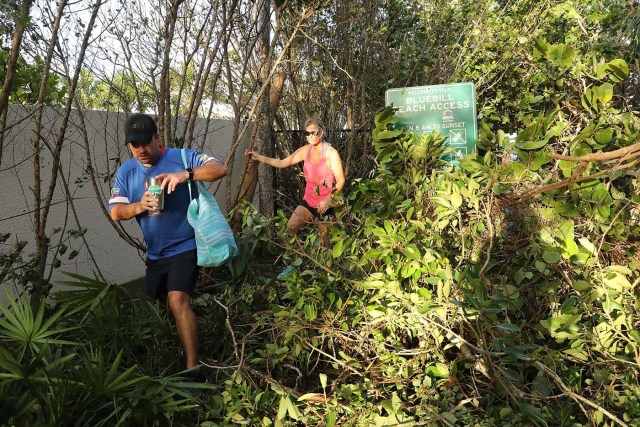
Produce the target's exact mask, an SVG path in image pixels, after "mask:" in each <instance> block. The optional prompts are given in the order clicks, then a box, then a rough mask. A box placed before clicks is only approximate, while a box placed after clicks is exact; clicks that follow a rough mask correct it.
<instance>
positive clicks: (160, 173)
mask: <svg viewBox="0 0 640 427" xmlns="http://www.w3.org/2000/svg"><path fill="white" fill-rule="evenodd" d="M125 144H127V145H128V146H129V149H130V150H131V154H132V155H133V158H132V159H130V160H128V161H127V162H125V163H124V164H123V165H122V166H121V167H120V169H118V172H117V173H116V177H115V182H114V185H113V188H112V189H111V198H110V199H109V212H110V215H111V219H113V220H114V221H122V220H128V219H131V218H135V219H136V221H137V222H138V224H139V225H140V228H141V229H142V234H143V236H144V240H145V243H146V246H147V262H146V264H147V273H146V276H147V294H148V295H149V296H150V297H152V298H156V299H158V298H161V299H163V300H164V299H165V298H166V302H167V304H168V305H169V307H170V308H171V312H172V313H173V316H174V318H175V321H176V329H177V331H178V335H179V337H180V341H181V343H182V348H183V350H184V355H185V360H186V366H187V368H193V367H195V366H197V365H198V321H197V319H196V316H195V313H194V312H193V310H192V309H191V295H192V293H193V289H194V287H195V284H196V281H197V280H198V265H197V255H196V242H195V236H194V231H193V228H192V227H191V225H190V224H189V222H188V220H187V207H188V206H189V203H190V198H189V189H188V188H187V185H188V184H187V182H188V181H189V180H198V181H209V182H211V181H216V180H218V179H221V178H223V177H224V176H226V175H228V174H229V171H228V169H227V167H226V166H224V164H222V163H221V162H220V161H219V160H217V159H215V158H213V157H209V156H207V155H205V154H200V153H198V152H197V151H194V150H186V154H187V166H188V167H187V168H185V167H184V163H183V161H182V156H181V152H180V150H179V149H173V148H165V147H161V146H160V134H159V133H158V128H157V126H156V123H155V121H154V120H153V118H151V117H150V116H148V115H146V114H133V115H131V116H129V117H128V118H127V122H126V124H125ZM151 177H155V178H156V179H157V181H158V182H160V187H161V190H162V191H163V192H164V207H163V209H162V211H161V212H160V214H159V215H149V212H150V211H153V210H155V209H156V208H157V207H158V198H157V197H155V194H154V193H153V192H150V191H148V189H147V188H146V181H147V179H148V178H151ZM191 191H192V192H193V193H194V197H195V196H196V195H197V188H196V186H195V185H193V186H192V190H191Z"/></svg>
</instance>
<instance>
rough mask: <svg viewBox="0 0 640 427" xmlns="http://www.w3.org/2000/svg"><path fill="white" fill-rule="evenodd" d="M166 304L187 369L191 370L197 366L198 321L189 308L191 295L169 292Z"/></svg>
mask: <svg viewBox="0 0 640 427" xmlns="http://www.w3.org/2000/svg"><path fill="white" fill-rule="evenodd" d="M167 302H168V303H169V307H170V308H171V312H172V313H173V317H174V318H175V321H176V329H177V330H178V336H179V337H180V342H181V343H182V349H183V350H184V356H185V360H186V364H187V368H193V367H194V366H197V365H199V363H198V319H197V318H196V314H195V313H194V312H193V309H192V308H191V295H189V294H187V293H186V292H181V291H169V293H168V296H167Z"/></svg>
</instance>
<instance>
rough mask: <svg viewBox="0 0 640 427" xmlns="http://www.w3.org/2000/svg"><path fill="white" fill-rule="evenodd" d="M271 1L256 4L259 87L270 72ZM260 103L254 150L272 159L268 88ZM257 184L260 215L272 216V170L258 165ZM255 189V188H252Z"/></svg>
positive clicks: (266, 166)
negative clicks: (258, 186)
mask: <svg viewBox="0 0 640 427" xmlns="http://www.w3.org/2000/svg"><path fill="white" fill-rule="evenodd" d="M270 3H271V0H262V1H260V2H259V3H258V23H259V25H260V27H259V30H258V34H259V43H258V57H259V61H260V73H259V79H258V82H259V84H260V85H262V83H264V82H266V81H267V80H268V79H269V74H270V73H269V71H270V66H269V62H270V51H271V48H270V37H269V32H270V29H271V27H270V25H269V15H270V10H271V4H270ZM259 102H260V110H259V113H258V116H257V119H258V120H257V123H256V125H257V127H258V131H257V133H256V142H255V145H254V146H255V147H256V150H257V151H258V152H259V153H261V154H263V155H265V156H268V157H273V141H272V139H271V108H270V102H269V88H267V91H266V92H265V94H264V96H263V97H262V99H261V100H260V101H259ZM258 182H259V183H260V194H259V197H260V205H259V206H260V207H259V210H260V213H261V214H262V215H265V216H268V217H272V216H273V211H274V208H273V168H272V167H271V166H269V165H265V164H263V163H261V164H260V165H258ZM254 188H255V187H254Z"/></svg>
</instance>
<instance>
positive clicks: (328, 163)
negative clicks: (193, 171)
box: [244, 117, 344, 247]
mask: <svg viewBox="0 0 640 427" xmlns="http://www.w3.org/2000/svg"><path fill="white" fill-rule="evenodd" d="M304 134H305V136H306V139H307V145H305V146H303V147H300V148H298V149H297V150H296V151H295V152H294V153H293V154H291V155H290V156H288V157H287V158H284V159H274V158H271V157H267V156H263V155H261V154H258V153H256V152H254V151H252V150H247V151H245V152H244V154H245V156H247V157H250V158H251V159H252V160H257V161H259V162H262V163H265V164H267V165H271V166H273V167H276V168H279V169H282V168H288V167H289V166H293V165H297V164H298V163H300V162H302V161H304V165H303V168H302V170H303V172H304V179H305V182H306V185H305V190H304V196H303V198H302V201H301V202H300V203H299V204H298V206H297V207H296V209H295V211H294V212H293V214H292V215H291V217H290V218H289V222H288V224H287V230H289V232H291V233H294V234H297V233H298V231H300V230H301V229H302V228H303V227H304V226H306V225H307V224H311V223H312V222H314V220H317V221H316V225H317V227H318V234H319V235H320V239H321V241H322V244H323V245H324V246H325V247H328V246H329V245H328V243H329V242H328V239H327V228H326V227H327V223H326V222H325V221H323V220H322V217H323V216H327V215H332V214H333V208H332V206H333V201H334V197H335V195H336V194H337V193H338V192H340V190H342V187H344V172H343V170H342V159H341V158H340V154H338V151H337V150H336V149H335V148H333V147H332V146H331V145H330V144H328V143H327V142H325V141H324V136H325V135H326V127H325V125H324V123H323V122H322V121H321V120H320V119H318V118H315V117H313V118H310V119H308V120H307V121H306V122H305V124H304Z"/></svg>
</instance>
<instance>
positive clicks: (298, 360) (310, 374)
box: [0, 40, 640, 426]
mask: <svg viewBox="0 0 640 427" xmlns="http://www.w3.org/2000/svg"><path fill="white" fill-rule="evenodd" d="M534 55H535V57H536V58H537V63H536V67H537V69H538V74H539V75H544V76H547V77H548V78H550V79H556V78H557V73H562V75H563V77H562V78H563V81H564V83H563V85H569V86H571V87H575V88H576V91H575V92H574V93H573V94H572V96H567V95H566V92H565V91H560V92H559V93H560V95H559V96H557V97H556V96H553V94H550V95H549V96H548V97H544V99H539V98H537V97H536V96H533V95H534V94H531V97H529V98H528V99H529V102H528V104H526V105H523V108H522V117H523V120H524V121H525V122H526V123H528V125H527V127H526V128H525V129H523V130H522V131H521V132H519V133H518V135H517V136H516V137H515V139H514V140H511V139H510V138H508V137H507V136H506V135H505V134H504V132H502V131H500V130H495V131H494V130H493V129H492V128H491V126H490V125H488V124H486V123H485V124H484V126H483V128H484V132H483V135H482V147H484V148H485V149H486V154H484V155H482V156H479V155H470V156H467V157H465V158H464V159H463V160H462V161H461V162H460V165H459V166H460V167H459V168H454V167H453V166H451V165H446V164H445V163H444V162H443V160H442V156H443V154H444V153H445V152H446V150H447V149H446V147H445V146H444V145H443V138H441V137H440V136H439V135H438V134H435V133H434V134H431V135H412V134H409V133H408V132H406V131H404V130H403V129H399V128H395V127H394V123H395V122H396V119H395V116H394V115H393V110H392V109H391V108H386V109H385V110H383V111H382V112H380V113H379V114H378V115H377V116H376V119H375V129H374V130H373V132H372V138H373V145H374V148H375V150H376V167H375V169H374V170H372V171H371V174H370V177H369V178H362V179H358V180H356V181H354V182H351V183H350V190H349V192H348V195H347V197H346V200H344V203H343V204H342V205H341V206H340V207H339V209H338V221H337V224H336V225H335V226H334V227H332V228H331V242H332V248H331V249H330V250H326V249H323V248H322V247H320V246H319V245H318V238H317V236H316V234H315V233H314V232H310V233H308V234H306V235H303V236H301V237H300V239H297V238H287V237H286V233H285V224H286V218H285V216H284V214H283V213H280V214H279V215H278V216H277V217H276V218H274V219H269V218H264V217H261V216H260V215H258V214H257V212H256V211H255V208H253V207H252V206H251V205H242V206H241V207H240V208H239V210H241V211H242V214H243V218H244V219H243V221H244V229H245V232H244V233H243V234H242V235H240V236H238V239H239V243H240V247H241V251H242V253H241V255H240V256H239V257H237V258H236V259H234V261H233V262H232V263H231V264H230V266H229V272H230V274H226V275H224V276H221V272H220V271H218V272H215V271H214V272H212V271H209V272H208V273H209V277H210V278H211V277H216V278H217V279H216V280H214V281H213V285H212V284H211V283H210V284H209V285H206V286H204V287H202V288H201V289H200V292H199V295H198V297H197V298H196V299H195V301H194V303H195V305H196V309H197V311H198V313H199V315H200V319H201V325H200V327H201V329H202V331H203V336H204V338H203V344H202V347H203V348H202V353H203V361H204V363H205V366H204V369H206V373H207V376H208V377H209V380H210V384H209V385H207V386H204V388H205V389H204V390H203V391H202V393H201V394H199V395H198V396H197V397H193V398H190V396H191V393H192V392H193V390H189V389H187V388H186V387H187V386H188V384H186V385H185V384H184V383H183V382H182V381H181V379H180V377H176V376H172V375H171V374H178V375H179V373H178V372H177V371H178V370H179V369H178V368H172V367H171V366H172V361H173V360H176V359H178V358H179V355H178V354H177V352H176V351H175V348H176V347H175V345H176V343H177V340H176V339H175V337H172V336H171V335H172V333H173V332H172V328H171V326H170V323H169V321H168V319H167V318H166V317H165V315H164V314H163V312H161V311H158V307H157V306H155V305H153V304H149V303H148V302H144V301H139V300H137V299H121V297H118V293H119V291H118V290H117V288H115V287H113V286H103V285H101V284H99V283H97V282H94V281H90V280H88V279H86V278H85V279H82V280H75V281H73V283H72V284H74V285H76V286H82V287H84V289H85V290H84V291H82V292H80V291H70V292H65V293H62V294H60V298H59V300H58V307H59V308H57V309H55V310H52V311H50V312H49V311H48V312H47V315H46V316H45V315H44V314H45V312H44V306H41V309H40V311H39V312H38V313H36V314H35V315H31V314H30V311H29V309H28V303H26V302H24V303H20V301H19V300H17V301H16V302H15V303H14V304H13V305H12V306H11V307H10V308H3V309H2V313H3V316H2V319H1V320H0V336H1V337H2V340H3V342H4V343H5V345H6V348H7V349H6V350H2V352H0V368H1V370H0V376H1V377H2V378H3V381H2V386H0V395H1V396H2V401H3V411H2V417H3V423H8V424H23V423H34V422H36V423H41V424H50V425H56V424H60V423H65V422H68V420H71V419H73V420H78V423H79V424H83V423H86V422H91V423H102V424H116V423H121V424H137V423H141V424H145V423H147V424H152V423H162V422H163V420H165V421H167V420H172V421H174V422H178V423H179V422H185V421H186V420H190V421H188V422H192V423H195V422H198V423H200V425H208V426H213V425H233V424H237V423H240V424H248V425H328V426H333V425H353V426H362V425H399V424H404V423H408V424H411V423H417V424H419V425H447V426H450V425H482V426H521V425H538V426H544V425H554V426H556V425H557V426H579V425H585V424H595V425H603V426H604V425H629V426H632V425H638V424H637V423H638V419H640V382H639V379H638V375H637V372H638V368H639V365H640V333H639V332H638V330H639V329H640V321H639V319H638V315H637V313H638V312H639V310H640V306H639V305H638V282H639V281H640V277H639V276H638V268H637V264H638V262H639V261H640V259H639V258H638V252H637V249H638V243H637V230H638V218H637V211H636V209H635V206H636V205H637V196H636V194H635V191H634V187H633V186H634V182H633V179H632V178H633V176H632V175H630V174H629V173H630V172H631V170H630V169H631V168H632V167H633V166H634V165H635V164H636V162H637V153H638V151H639V150H638V142H637V141H638V134H639V132H640V123H639V120H638V117H637V116H636V115H634V114H633V113H631V112H629V111H628V110H627V109H626V108H625V106H624V103H623V102H621V101H622V100H621V99H619V98H616V97H615V96H614V93H615V86H616V85H617V84H619V83H620V82H622V81H623V80H624V79H625V78H626V76H627V73H628V69H627V66H626V63H625V62H624V61H621V60H612V61H609V62H605V61H600V60H598V59H597V58H588V61H585V60H583V59H582V58H581V57H580V55H579V52H576V51H574V50H572V49H571V48H569V47H567V46H566V45H562V44H549V43H547V42H545V41H544V40H538V41H537V43H536V45H535V51H534ZM578 83H580V84H578ZM274 255H278V256H279V257H281V258H282V259H283V260H284V264H287V263H288V264H291V265H293V266H296V270H295V271H294V272H293V273H292V274H291V275H290V276H288V277H287V278H286V280H285V281H284V282H278V281H276V280H275V277H274V276H275V273H273V272H271V271H270V269H265V268H264V265H265V263H264V262H261V259H262V258H267V259H269V257H272V256H274ZM222 277H224V281H223V280H222V279H221V278H222ZM76 279H77V278H76ZM167 344H169V345H167ZM167 348H169V349H174V350H171V351H169V352H167V351H166V349H167ZM167 366H169V368H168V369H167V368H166V367H167ZM192 399H193V400H192ZM196 404H197V406H192V405H196ZM43 408H48V409H46V410H44V409H43ZM185 411H186V412H185ZM143 420H144V421H143Z"/></svg>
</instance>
